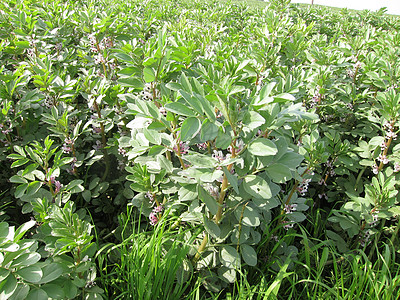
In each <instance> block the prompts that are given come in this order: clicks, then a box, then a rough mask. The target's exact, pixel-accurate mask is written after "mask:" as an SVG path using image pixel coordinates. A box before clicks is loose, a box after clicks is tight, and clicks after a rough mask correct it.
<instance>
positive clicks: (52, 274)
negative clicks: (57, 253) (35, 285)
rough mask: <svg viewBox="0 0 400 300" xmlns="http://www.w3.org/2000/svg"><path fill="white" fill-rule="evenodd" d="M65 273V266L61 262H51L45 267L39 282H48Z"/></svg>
mask: <svg viewBox="0 0 400 300" xmlns="http://www.w3.org/2000/svg"><path fill="white" fill-rule="evenodd" d="M62 273H63V268H62V266H61V265H60V264H59V263H51V264H49V265H47V266H44V267H43V277H42V279H41V280H40V282H39V284H43V283H48V282H50V281H53V280H56V279H57V278H58V277H60V276H61V274H62Z"/></svg>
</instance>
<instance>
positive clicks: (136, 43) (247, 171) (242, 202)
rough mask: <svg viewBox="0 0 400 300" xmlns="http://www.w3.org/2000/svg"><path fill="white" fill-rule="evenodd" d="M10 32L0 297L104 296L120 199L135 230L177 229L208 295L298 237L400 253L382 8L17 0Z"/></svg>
mask: <svg viewBox="0 0 400 300" xmlns="http://www.w3.org/2000/svg"><path fill="white" fill-rule="evenodd" d="M322 15H326V17H324V18H322V17H321V16H322ZM358 23H361V24H362V26H361V25H360V26H359V25H357V24H358ZM0 24H1V26H0V37H1V39H0V61H1V64H0V65H1V67H0V100H1V101H0V109H1V111H0V130H1V132H0V160H1V166H2V170H1V173H0V174H1V179H2V180H1V182H0V196H1V205H0V221H1V223H0V228H1V230H0V249H1V252H0V278H1V280H0V281H1V283H0V298H1V299H25V298H26V297H28V298H41V299H45V298H46V297H47V298H57V299H72V298H76V297H78V296H79V297H82V298H85V299H99V298H102V297H103V296H102V295H104V290H103V289H101V288H100V287H98V286H96V264H95V262H94V261H92V259H94V258H95V255H96V251H98V250H99V249H100V248H101V246H102V245H103V244H105V243H108V242H115V241H118V240H121V239H123V235H120V234H119V233H120V232H121V231H122V229H121V228H120V225H119V223H118V215H120V214H122V213H124V212H126V207H127V206H133V207H135V214H136V215H135V216H136V218H137V219H136V220H140V224H139V225H138V226H139V227H138V228H140V230H147V231H149V232H151V231H152V230H153V229H154V227H155V226H159V225H160V223H163V222H168V226H167V227H168V230H170V231H174V230H175V231H181V230H185V232H186V234H187V235H188V240H191V241H194V242H193V243H192V244H191V245H190V251H189V255H188V257H186V259H185V265H186V266H187V268H186V269H187V270H195V272H198V273H199V274H201V275H202V276H204V278H206V279H205V280H204V282H203V283H204V286H205V287H206V288H207V289H209V290H213V291H219V290H221V289H222V288H223V287H225V286H227V285H228V284H230V283H233V282H234V281H235V279H236V276H237V272H238V271H239V270H240V269H242V268H245V269H248V270H249V269H251V268H253V267H257V266H258V265H260V264H263V263H264V262H265V260H271V261H273V262H274V264H273V266H274V268H275V269H276V270H279V266H280V265H282V264H283V262H285V261H289V260H295V259H296V255H297V253H298V248H299V247H304V245H302V244H301V243H300V242H299V241H298V240H297V238H296V234H300V233H302V234H304V233H305V232H307V233H308V234H310V235H312V236H313V238H316V239H323V240H327V241H328V243H329V245H330V246H332V247H336V248H337V249H338V251H339V252H343V253H345V252H347V251H351V250H354V249H359V248H365V247H368V246H369V244H370V243H371V241H373V240H375V241H379V240H380V239H381V238H389V239H390V240H391V241H392V243H394V244H396V242H397V244H396V245H397V247H398V241H397V234H398V230H399V225H398V224H399V222H398V218H399V214H400V208H399V195H398V187H399V182H400V179H399V176H400V175H399V171H400V155H399V150H400V146H399V143H398V139H397V136H398V134H399V127H400V115H399V114H400V89H399V86H398V82H399V76H400V75H399V74H400V72H399V70H400V65H399V60H398V53H399V41H400V33H399V32H400V31H399V29H400V21H399V20H398V19H396V18H392V17H389V16H386V15H385V14H384V11H382V10H381V11H378V12H376V13H370V12H360V13H357V14H356V13H352V14H350V12H349V11H347V10H342V11H340V12H337V13H328V12H327V11H324V9H321V8H314V7H306V8H304V7H303V8H300V7H299V6H296V5H291V4H290V1H289V0H271V1H270V2H269V3H268V5H267V6H266V8H265V9H262V10H261V9H253V10H251V9H248V8H246V7H245V5H244V4H233V3H231V4H230V5H226V3H220V2H218V1H210V2H208V1H206V2H203V1H201V2H200V1H194V2H191V3H189V2H185V1H178V0H163V1H161V0H160V1H158V0H151V1H144V2H143V1H142V2H138V1H130V2H128V1H121V2H115V1H101V0H98V1H61V0H56V1H48V0H43V1H34V0H26V1H14V0H13V1H6V2H4V3H3V2H2V3H1V4H0ZM138 223H139V221H138ZM163 226H165V224H164V225H163ZM15 228H17V229H15ZM199 229H200V230H199ZM124 230H125V229H124ZM199 232H200V234H199ZM24 237H25V238H24ZM271 249H272V252H271ZM290 268H291V265H290V264H289V269H290Z"/></svg>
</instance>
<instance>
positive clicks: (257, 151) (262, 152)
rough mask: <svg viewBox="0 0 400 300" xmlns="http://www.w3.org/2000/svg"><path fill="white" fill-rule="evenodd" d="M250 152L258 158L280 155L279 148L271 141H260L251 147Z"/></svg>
mask: <svg viewBox="0 0 400 300" xmlns="http://www.w3.org/2000/svg"><path fill="white" fill-rule="evenodd" d="M249 152H250V153H251V154H253V155H256V156H271V155H275V154H276V153H278V148H277V147H276V145H275V144H274V143H273V142H272V141H271V140H267V139H258V140H255V141H254V142H252V143H251V144H250V145H249Z"/></svg>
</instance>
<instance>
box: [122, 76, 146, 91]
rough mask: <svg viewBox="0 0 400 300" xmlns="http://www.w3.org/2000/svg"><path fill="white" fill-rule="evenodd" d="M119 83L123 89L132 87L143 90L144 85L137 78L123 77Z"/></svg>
mask: <svg viewBox="0 0 400 300" xmlns="http://www.w3.org/2000/svg"><path fill="white" fill-rule="evenodd" d="M117 83H118V84H120V85H121V86H123V87H132V88H136V89H141V88H143V83H142V81H141V80H140V79H139V78H136V77H122V78H118V80H117Z"/></svg>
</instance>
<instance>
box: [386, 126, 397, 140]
mask: <svg viewBox="0 0 400 300" xmlns="http://www.w3.org/2000/svg"><path fill="white" fill-rule="evenodd" d="M383 129H384V130H385V138H386V139H387V140H390V139H392V140H396V138H397V134H396V133H395V132H394V127H393V125H392V124H391V123H389V122H388V121H385V122H384V123H383Z"/></svg>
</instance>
